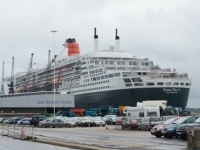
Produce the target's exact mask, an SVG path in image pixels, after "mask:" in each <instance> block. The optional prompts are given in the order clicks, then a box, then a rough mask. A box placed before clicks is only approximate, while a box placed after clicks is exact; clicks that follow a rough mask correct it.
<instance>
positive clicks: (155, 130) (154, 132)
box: [151, 117, 179, 138]
mask: <svg viewBox="0 0 200 150" xmlns="http://www.w3.org/2000/svg"><path fill="white" fill-rule="evenodd" d="M177 119H179V117H174V118H170V119H168V120H166V121H165V122H163V123H161V124H159V125H157V126H155V127H153V128H152V129H151V134H152V135H155V136H156V137H157V138H160V137H161V136H162V135H161V130H162V129H163V128H164V127H165V126H167V125H168V124H171V123H172V122H174V121H176V120H177Z"/></svg>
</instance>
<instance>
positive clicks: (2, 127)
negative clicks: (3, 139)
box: [2, 124, 4, 136]
mask: <svg viewBox="0 0 200 150" xmlns="http://www.w3.org/2000/svg"><path fill="white" fill-rule="evenodd" d="M3 127H4V124H2V136H3Z"/></svg>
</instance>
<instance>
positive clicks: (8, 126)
mask: <svg viewBox="0 0 200 150" xmlns="http://www.w3.org/2000/svg"><path fill="white" fill-rule="evenodd" d="M9 126H10V125H8V127H7V129H8V137H9Z"/></svg>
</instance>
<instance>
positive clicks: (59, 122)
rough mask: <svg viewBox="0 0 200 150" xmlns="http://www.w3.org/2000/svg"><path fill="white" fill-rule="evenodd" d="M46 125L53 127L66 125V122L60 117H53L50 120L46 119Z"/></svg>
mask: <svg viewBox="0 0 200 150" xmlns="http://www.w3.org/2000/svg"><path fill="white" fill-rule="evenodd" d="M46 127H50V128H55V127H60V128H61V127H66V123H65V121H64V120H62V119H57V118H54V119H52V120H49V121H46Z"/></svg>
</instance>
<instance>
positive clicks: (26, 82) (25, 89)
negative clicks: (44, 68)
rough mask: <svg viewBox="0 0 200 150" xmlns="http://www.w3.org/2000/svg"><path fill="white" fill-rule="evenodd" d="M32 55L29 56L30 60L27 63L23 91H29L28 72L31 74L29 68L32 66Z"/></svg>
mask: <svg viewBox="0 0 200 150" xmlns="http://www.w3.org/2000/svg"><path fill="white" fill-rule="evenodd" d="M33 55H34V53H32V54H31V59H30V62H29V66H28V71H27V74H26V78H25V79H24V81H25V85H24V87H23V88H24V91H29V89H28V88H29V87H30V86H29V85H28V84H29V74H30V72H31V68H32V66H33Z"/></svg>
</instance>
